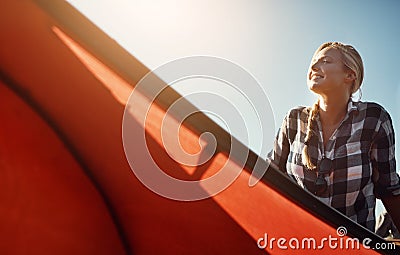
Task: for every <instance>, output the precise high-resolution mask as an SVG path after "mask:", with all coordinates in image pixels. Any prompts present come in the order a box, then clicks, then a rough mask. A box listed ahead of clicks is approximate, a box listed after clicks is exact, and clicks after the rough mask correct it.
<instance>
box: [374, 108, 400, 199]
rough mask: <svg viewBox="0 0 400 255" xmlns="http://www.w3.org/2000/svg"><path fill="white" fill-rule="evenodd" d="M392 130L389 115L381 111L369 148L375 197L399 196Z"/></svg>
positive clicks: (399, 188)
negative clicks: (374, 175)
mask: <svg viewBox="0 0 400 255" xmlns="http://www.w3.org/2000/svg"><path fill="white" fill-rule="evenodd" d="M394 150H395V143H394V130H393V125H392V120H391V118H390V115H389V114H388V113H387V112H386V111H385V110H383V109H382V112H381V115H380V118H379V121H378V124H377V134H376V136H375V139H374V140H373V144H372V146H371V154H370V155H371V162H372V166H373V171H374V172H375V174H376V176H377V178H375V195H376V197H377V198H383V197H387V196H391V195H400V183H399V176H398V174H397V173H396V159H395V151H394Z"/></svg>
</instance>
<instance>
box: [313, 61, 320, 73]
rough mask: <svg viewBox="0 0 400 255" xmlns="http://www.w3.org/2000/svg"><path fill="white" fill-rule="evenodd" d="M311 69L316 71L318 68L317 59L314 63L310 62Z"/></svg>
mask: <svg viewBox="0 0 400 255" xmlns="http://www.w3.org/2000/svg"><path fill="white" fill-rule="evenodd" d="M311 70H313V71H318V70H319V67H318V61H315V62H314V63H311Z"/></svg>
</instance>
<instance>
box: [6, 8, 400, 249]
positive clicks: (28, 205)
mask: <svg viewBox="0 0 400 255" xmlns="http://www.w3.org/2000/svg"><path fill="white" fill-rule="evenodd" d="M0 12H1V15H0V26H1V27H0V28H1V30H0V31H2V32H1V40H0V42H1V47H0V77H1V79H0V197H1V200H0V201H1V206H0V221H1V222H0V254H41V255H46V254H96V255H99V254H343V253H346V254H347V253H348V254H399V249H398V248H396V247H391V244H390V243H388V242H386V241H384V240H383V239H381V238H379V237H378V236H376V235H375V234H374V233H372V232H370V231H368V230H367V229H365V228H363V227H361V226H360V225H358V224H356V223H354V222H353V221H351V220H349V219H348V218H346V217H345V216H343V215H342V214H340V213H339V212H337V211H336V210H334V209H332V208H330V207H328V206H326V205H324V204H322V203H321V202H319V201H318V200H317V199H315V198H314V197H313V196H312V195H311V194H309V193H307V192H305V191H304V190H303V189H301V188H300V187H298V186H297V185H296V184H294V183H293V182H291V181H290V180H289V179H288V178H287V177H286V176H284V175H283V174H282V173H280V172H279V171H278V170H276V169H274V168H272V167H268V164H267V163H266V162H265V161H264V160H262V159H260V158H258V157H257V155H256V154H254V153H253V152H251V151H250V150H249V149H248V148H247V147H246V146H244V145H242V144H241V143H239V142H238V141H236V140H235V139H234V138H232V137H231V136H230V135H229V134H228V133H227V132H226V131H224V130H223V129H222V128H220V127H219V126H218V125H217V124H215V123H214V122H213V121H211V120H210V119H209V118H208V117H206V115H204V114H201V113H199V114H196V115H194V116H192V117H191V118H188V119H187V120H186V121H185V122H183V126H182V127H181V129H180V130H179V140H180V141H181V142H182V147H183V148H185V149H186V150H188V151H193V152H196V151H199V150H202V149H204V150H206V147H200V146H199V141H201V139H202V138H201V134H202V133H204V132H210V133H212V134H213V135H214V136H215V138H216V140H217V142H218V146H217V148H216V151H215V152H213V153H212V154H211V158H210V159H209V160H208V161H207V162H206V163H204V164H200V165H199V166H187V165H184V164H181V163H178V162H177V161H176V160H173V159H172V158H171V156H170V153H174V151H167V150H166V149H165V148H164V146H163V140H162V139H163V137H162V132H165V130H164V131H162V128H161V123H162V121H163V120H164V119H165V118H167V119H168V118H169V119H170V120H171V121H172V122H174V121H175V122H177V123H179V122H180V120H179V118H180V115H179V111H168V112H167V110H166V109H168V107H169V106H170V105H172V104H173V103H174V102H175V101H176V100H178V99H180V95H179V94H178V93H177V92H175V91H174V90H173V89H172V88H170V87H168V88H167V89H166V90H165V91H164V92H163V93H162V94H160V96H159V97H157V98H156V99H155V100H154V101H152V102H151V107H150V108H149V112H148V115H147V118H146V122H145V123H143V122H142V121H140V119H139V118H137V117H135V114H132V115H129V116H130V119H129V129H131V130H132V132H130V137H129V139H130V141H131V142H130V144H129V146H130V153H134V155H133V157H134V158H135V161H134V162H133V163H132V162H128V160H127V158H126V151H125V150H124V141H123V136H122V129H123V127H122V123H123V118H124V117H125V118H126V116H124V114H125V113H126V112H125V106H126V104H127V100H128V98H129V96H130V95H131V92H132V90H133V89H134V88H135V86H136V84H137V83H138V82H139V80H140V79H141V78H143V77H144V76H145V75H146V74H147V73H148V72H149V70H148V68H146V67H145V66H144V65H143V64H142V63H140V62H139V61H138V60H137V59H135V58H134V57H133V56H131V55H130V54H129V53H128V52H126V51H125V50H124V49H123V48H122V47H120V46H119V45H118V44H117V43H116V42H115V41H113V40H112V39H111V38H109V37H108V36H107V35H106V34H104V33H103V32H102V31H101V30H100V29H98V28H97V27H96V26H95V25H93V24H92V23H91V22H90V21H89V20H88V19H86V18H85V17H84V16H83V15H81V14H80V13H79V12H78V11H77V10H75V9H74V8H73V7H72V6H71V5H69V4H68V3H66V2H65V1H62V0H52V1H44V0H36V1H28V0H19V1H7V2H6V3H3V4H2V8H1V9H0ZM157 86H159V82H155V83H154V87H149V88H146V89H144V90H138V91H137V92H136V94H135V95H136V97H135V98H134V100H136V101H135V102H136V105H138V106H137V107H136V108H135V109H133V112H136V113H137V114H139V115H140V113H141V111H142V110H144V108H143V109H142V107H141V106H142V105H144V104H145V102H146V100H148V99H149V98H150V97H151V93H152V91H153V89H156V88H157ZM141 102H143V104H142V103H141ZM184 103H185V105H186V106H187V107H189V108H190V107H192V108H193V109H194V106H192V105H191V104H190V103H189V102H186V101H184ZM167 128H168V127H167ZM168 131H169V130H167V131H166V132H168ZM143 134H145V143H143V141H142V140H143V137H142V135H143ZM232 141H233V143H235V144H236V145H237V146H239V147H240V148H241V149H243V151H249V155H248V157H246V158H245V159H244V160H243V159H241V157H240V156H238V155H230V150H229V148H230V145H231V143H232ZM146 153H149V154H150V155H151V157H152V160H153V161H155V162H153V161H150V160H149V159H148V158H147V157H146V156H143V155H145V154H146ZM256 161H257V162H258V165H257V167H261V168H262V167H265V168H268V170H267V171H266V173H265V175H264V176H263V178H262V179H261V181H260V182H258V183H257V184H256V185H255V186H253V187H250V186H249V179H250V176H251V174H252V172H253V170H254V169H253V168H254V166H255V162H256ZM154 163H156V164H154ZM156 167H159V168H160V169H162V171H164V173H165V174H167V175H169V176H173V177H174V178H176V179H179V180H186V181H191V182H193V183H196V185H195V186H193V185H192V186H191V187H193V188H194V189H195V190H196V191H197V192H200V193H201V194H205V195H209V196H208V198H205V199H199V200H197V201H179V200H176V199H170V198H167V197H165V196H162V195H159V194H157V193H156V192H153V191H152V190H150V189H149V188H148V187H147V186H146V184H143V183H142V182H141V180H140V179H139V178H138V177H137V175H135V172H138V171H139V172H140V171H153V170H155V168H156ZM222 168H224V169H228V173H227V175H229V174H234V175H235V176H234V177H235V179H234V181H233V182H232V184H231V185H229V186H228V187H227V188H226V189H224V190H223V191H221V192H216V194H214V192H213V186H212V185H211V186H210V185H206V184H205V182H202V181H203V180H206V179H207V178H209V177H211V176H214V175H215V174H217V173H218V172H219V171H220V170H221V169H222ZM195 181H198V182H195ZM157 184H158V183H157V182H155V183H154V184H153V185H157ZM160 185H163V184H162V183H160ZM171 188H174V187H171ZM187 192H192V190H188V191H187ZM356 240H358V241H359V242H356ZM379 247H380V248H382V249H378V248H379ZM373 248H375V249H373Z"/></svg>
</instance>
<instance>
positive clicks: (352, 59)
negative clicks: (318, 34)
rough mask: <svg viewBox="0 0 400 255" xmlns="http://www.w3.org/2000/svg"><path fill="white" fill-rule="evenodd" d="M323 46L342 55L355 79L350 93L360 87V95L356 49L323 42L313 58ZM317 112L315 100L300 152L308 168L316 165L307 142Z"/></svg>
mask: <svg viewBox="0 0 400 255" xmlns="http://www.w3.org/2000/svg"><path fill="white" fill-rule="evenodd" d="M325 48H333V49H337V50H339V52H340V54H341V56H342V59H341V60H342V62H343V64H344V66H345V68H346V69H347V70H351V71H353V72H354V74H355V76H356V79H355V80H354V82H353V84H352V87H351V90H350V93H351V94H354V93H355V92H356V91H357V90H359V89H360V95H361V88H360V87H361V83H362V81H363V78H364V65H363V61H362V59H361V56H360V54H359V53H358V52H357V50H356V49H355V48H354V47H353V46H351V45H347V44H343V43H340V42H326V43H323V44H322V45H321V46H319V47H318V49H317V50H316V51H315V53H314V55H313V59H314V58H315V57H316V55H317V54H318V53H319V52H320V51H321V50H323V49H325ZM318 113H319V102H316V103H315V104H314V105H313V106H312V107H311V110H310V113H309V116H308V120H307V132H306V137H305V139H304V144H305V145H304V148H303V153H302V161H303V164H304V165H305V166H306V167H307V168H309V169H315V168H316V166H315V165H314V164H313V163H312V162H311V158H310V155H309V143H310V141H311V138H312V137H313V135H315V133H314V131H313V130H314V125H315V118H316V116H317V115H318Z"/></svg>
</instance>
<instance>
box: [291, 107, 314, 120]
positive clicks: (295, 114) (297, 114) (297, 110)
mask: <svg viewBox="0 0 400 255" xmlns="http://www.w3.org/2000/svg"><path fill="white" fill-rule="evenodd" d="M310 110H311V107H306V106H296V107H294V108H292V109H290V110H289V111H288V113H287V114H286V116H287V118H290V119H299V118H300V119H301V118H307V116H308V114H309V112H310Z"/></svg>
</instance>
